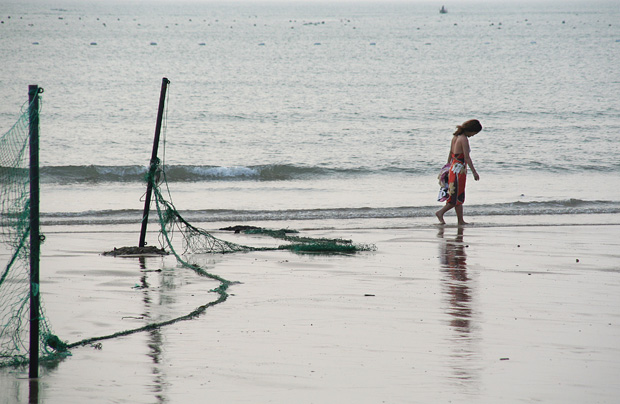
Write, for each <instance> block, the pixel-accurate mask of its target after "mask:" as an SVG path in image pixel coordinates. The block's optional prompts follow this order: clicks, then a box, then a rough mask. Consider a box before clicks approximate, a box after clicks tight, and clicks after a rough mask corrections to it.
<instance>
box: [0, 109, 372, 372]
mask: <svg viewBox="0 0 620 404" xmlns="http://www.w3.org/2000/svg"><path fill="white" fill-rule="evenodd" d="M28 124H29V111H28V108H24V109H22V113H21V115H20V117H19V119H18V121H17V123H16V124H15V125H14V126H13V127H12V128H11V129H10V130H9V131H8V132H7V133H5V134H4V135H2V137H1V138H0V185H1V188H0V221H1V222H0V225H1V230H0V248H1V250H0V253H1V254H2V255H0V257H4V256H6V257H7V260H6V261H7V263H6V265H5V266H4V268H3V271H2V274H0V367H3V366H7V365H15V366H17V365H24V364H26V363H27V362H28V357H29V352H28V346H29V343H28V332H29V312H30V310H29V307H30V305H29V297H30V274H29V260H30V253H29V197H30V196H29V169H28V162H27V161H26V157H27V156H28V155H29V153H28V136H29V130H28V129H29V128H28ZM164 133H165V131H164ZM164 155H165V135H164ZM164 167H165V166H164V165H163V164H160V161H159V160H157V161H155V162H152V166H151V169H150V170H149V174H147V176H146V178H145V180H146V182H147V184H150V185H151V186H152V190H153V194H154V202H155V208H156V210H157V222H158V223H159V226H160V230H159V242H160V245H161V246H162V248H161V249H157V248H155V250H157V251H161V252H162V253H168V251H170V252H171V253H172V254H174V256H175V257H176V260H177V262H179V263H180V264H181V265H182V266H183V267H186V268H189V269H191V270H192V271H194V272H195V273H196V274H197V275H199V276H201V277H206V278H209V279H212V280H215V281H217V282H219V286H217V287H216V288H214V289H211V290H210V291H209V292H212V293H215V294H216V298H215V299H211V300H209V301H207V302H205V303H204V304H202V305H200V306H198V307H196V308H195V309H194V310H192V311H191V312H189V313H187V314H184V315H181V316H178V317H175V318H171V319H167V320H164V321H160V322H152V323H148V324H145V325H143V326H141V327H136V328H132V329H127V330H122V331H118V332H114V333H112V334H108V335H103V336H97V337H91V338H86V339H83V340H80V341H77V342H72V343H69V342H66V341H62V340H61V339H60V338H58V337H57V336H56V335H54V334H53V333H52V331H51V328H50V325H49V323H48V321H47V320H46V318H45V315H44V310H43V304H42V302H41V312H40V319H39V320H40V321H39V324H40V332H39V335H40V343H39V356H40V360H42V361H43V360H46V359H54V358H62V357H65V356H67V355H70V351H69V349H71V348H74V347H78V346H84V345H88V344H90V345H93V343H95V342H98V341H102V340H106V339H111V338H117V337H122V336H126V335H130V334H134V333H138V332H142V331H149V330H153V329H157V328H160V327H164V326H167V325H170V324H173V323H176V322H178V321H184V320H191V319H194V318H196V317H197V316H200V315H201V314H202V313H204V311H205V310H207V308H209V307H211V306H214V305H217V304H220V303H222V302H224V301H226V299H227V298H228V292H227V290H228V288H229V286H230V285H232V284H234V283H235V282H232V281H229V280H227V279H224V278H222V277H221V276H219V275H217V274H213V273H210V272H208V271H207V270H206V269H205V268H203V267H201V266H200V265H197V264H195V263H192V262H190V261H191V259H192V258H191V257H192V256H193V255H194V254H229V253H236V252H249V251H265V250H289V251H294V252H298V253H323V254H333V253H337V254H339V253H354V252H357V251H370V250H374V249H375V246H374V245H368V244H353V243H352V242H351V241H350V240H344V239H327V238H310V237H301V236H299V235H298V232H297V231H295V230H289V229H285V230H269V229H263V228H256V227H252V226H241V228H242V230H239V228H237V229H236V230H238V231H243V232H244V233H246V234H254V235H257V236H263V237H264V236H269V237H272V238H275V239H278V240H282V241H284V242H285V244H282V245H278V246H275V247H252V246H246V245H241V244H237V243H233V242H230V241H226V240H223V239H220V238H217V237H215V236H213V235H212V234H211V233H210V232H209V231H206V230H204V229H201V228H198V227H196V226H194V225H192V224H191V223H189V222H188V221H187V220H185V219H184V218H183V217H182V216H181V214H180V213H179V211H178V210H177V209H176V208H175V206H174V205H173V203H172V197H171V193H170V189H169V187H168V182H167V180H166V174H165V170H164ZM166 195H167V197H166ZM226 230H229V229H226ZM178 237H180V238H181V242H180V243H178V242H176V241H175V239H176V238H178ZM179 244H180V248H179V250H177V247H175V246H178V245H179ZM132 250H133V251H137V253H138V254H139V253H143V252H144V247H142V248H138V247H135V248H133V247H123V248H121V249H115V251H113V252H110V254H109V255H117V254H116V253H117V252H118V253H119V254H131V251H132ZM150 251H152V250H150ZM104 254H107V253H104Z"/></svg>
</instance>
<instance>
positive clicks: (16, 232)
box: [0, 105, 67, 367]
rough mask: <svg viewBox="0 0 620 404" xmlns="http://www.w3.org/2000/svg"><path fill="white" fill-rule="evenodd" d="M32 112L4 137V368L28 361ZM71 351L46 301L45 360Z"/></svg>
mask: <svg viewBox="0 0 620 404" xmlns="http://www.w3.org/2000/svg"><path fill="white" fill-rule="evenodd" d="M29 111H30V106H29V105H24V107H23V108H22V110H21V112H20V116H19V118H18V119H17V122H16V123H15V124H14V125H13V127H11V128H10V129H9V130H8V131H7V132H6V133H4V134H3V135H2V136H0V254H1V255H0V257H2V260H1V262H2V263H1V266H0V270H1V271H2V272H1V273H0V367H1V366H6V365H19V364H25V363H28V360H29V349H30V348H29V345H30V344H29V332H30V237H29V236H30V209H29V205H30V174H29V173H30V171H29V155H30V153H29ZM38 112H39V111H34V113H38ZM66 354H67V351H66V347H65V346H64V344H63V343H62V342H61V341H60V339H59V338H58V337H57V336H55V335H54V334H53V333H52V331H51V327H50V325H49V323H48V321H47V320H46V317H45V315H44V308H43V304H42V303H41V306H40V314H39V355H40V360H46V359H50V358H56V357H58V356H64V355H66Z"/></svg>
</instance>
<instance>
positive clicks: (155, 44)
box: [32, 40, 620, 46]
mask: <svg viewBox="0 0 620 404" xmlns="http://www.w3.org/2000/svg"><path fill="white" fill-rule="evenodd" d="M616 42H620V40H618V41H616ZM32 44H33V45H40V43H39V42H33V43H32ZM206 44H207V43H206V42H200V43H199V44H198V45H199V46H205V45H206ZM90 45H91V46H97V42H91V43H90ZM150 45H151V46H157V42H151V43H150ZM265 45H266V44H265V42H260V43H259V44H258V46H265ZM320 45H322V43H321V42H315V43H314V46H320ZM376 45H377V43H376V42H371V43H370V46H376ZM425 45H430V43H427V44H425Z"/></svg>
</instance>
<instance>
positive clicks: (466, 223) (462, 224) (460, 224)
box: [459, 222, 473, 226]
mask: <svg viewBox="0 0 620 404" xmlns="http://www.w3.org/2000/svg"><path fill="white" fill-rule="evenodd" d="M468 224H473V223H469V222H459V226H467V225H468Z"/></svg>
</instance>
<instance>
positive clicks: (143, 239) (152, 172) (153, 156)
mask: <svg viewBox="0 0 620 404" xmlns="http://www.w3.org/2000/svg"><path fill="white" fill-rule="evenodd" d="M168 84H170V80H168V79H167V78H165V77H164V78H163V79H162V80H161V93H160V94H159V110H158V111H157V124H156V125H155V138H154V139H153V152H152V154H151V165H150V167H149V176H148V182H147V185H146V199H145V200H144V213H143V214H142V229H141V230H140V242H139V244H138V246H139V247H144V246H145V245H146V226H147V224H148V221H149V210H150V206H151V195H152V193H153V181H154V178H155V171H156V170H157V149H158V148H159V135H160V133H161V122H162V120H163V116H164V104H165V102H166V89H167V88H168Z"/></svg>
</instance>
